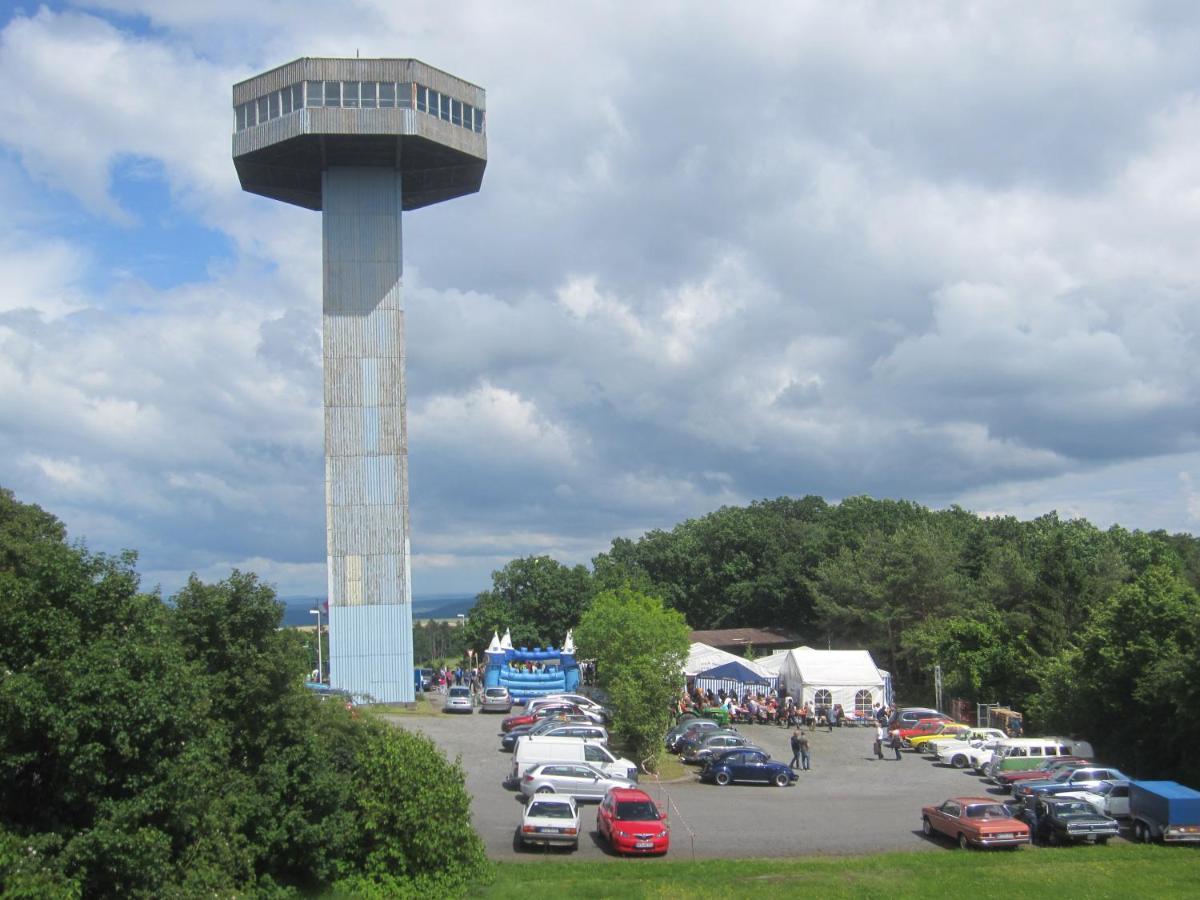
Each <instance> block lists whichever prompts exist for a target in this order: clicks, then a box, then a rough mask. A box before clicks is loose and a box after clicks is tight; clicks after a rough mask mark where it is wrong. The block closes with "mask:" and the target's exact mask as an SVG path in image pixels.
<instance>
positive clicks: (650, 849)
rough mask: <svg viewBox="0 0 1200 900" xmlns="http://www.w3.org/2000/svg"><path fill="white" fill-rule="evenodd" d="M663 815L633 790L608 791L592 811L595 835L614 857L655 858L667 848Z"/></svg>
mask: <svg viewBox="0 0 1200 900" xmlns="http://www.w3.org/2000/svg"><path fill="white" fill-rule="evenodd" d="M666 820H667V814H666V813H660V812H659V811H658V807H657V806H655V805H654V801H653V800H651V799H650V795H649V794H647V793H646V792H645V791H640V790H638V789H637V788H616V787H615V788H609V790H608V793H607V794H605V795H604V799H603V800H601V801H600V808H599V809H597V810H596V831H597V832H599V834H600V837H602V838H604V840H606V841H608V846H609V847H611V848H612V850H613V852H614V853H621V854H624V853H636V854H641V855H650V854H657V855H659V856H662V855H663V854H665V853H666V852H667V848H668V847H670V846H671V830H670V828H668V827H667V821H666Z"/></svg>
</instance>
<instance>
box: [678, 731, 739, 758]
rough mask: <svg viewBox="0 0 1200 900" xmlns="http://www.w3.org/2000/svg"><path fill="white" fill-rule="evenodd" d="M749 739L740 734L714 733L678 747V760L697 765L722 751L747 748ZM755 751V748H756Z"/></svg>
mask: <svg viewBox="0 0 1200 900" xmlns="http://www.w3.org/2000/svg"><path fill="white" fill-rule="evenodd" d="M749 746H752V745H751V744H750V739H749V738H747V737H746V736H745V735H741V734H722V733H714V734H708V735H707V736H704V737H700V738H698V739H696V740H690V741H687V742H686V743H684V744H682V745H680V748H679V758H680V759H681V760H683V761H684V762H685V763H692V764H697V765H698V764H699V763H702V762H704V760H706V759H708V757H710V756H712V755H713V753H718V752H720V751H722V750H733V749H735V748H737V747H749ZM756 749H757V748H756Z"/></svg>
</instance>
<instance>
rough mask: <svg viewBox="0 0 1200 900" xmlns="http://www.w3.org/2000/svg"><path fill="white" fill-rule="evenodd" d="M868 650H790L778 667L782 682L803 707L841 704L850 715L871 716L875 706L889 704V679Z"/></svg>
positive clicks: (808, 648) (800, 648)
mask: <svg viewBox="0 0 1200 900" xmlns="http://www.w3.org/2000/svg"><path fill="white" fill-rule="evenodd" d="M885 674H886V673H883V672H881V671H880V670H879V668H878V667H877V666H876V665H875V660H873V659H872V658H871V654H870V653H868V652H867V651H866V650H814V649H813V648H812V647H797V648H796V649H795V650H788V651H787V654H786V655H785V657H784V659H783V662H782V664H781V666H780V668H779V682H780V685H781V686H782V687H785V688H786V689H787V692H788V693H789V694H790V695H791V696H792V697H794V698H795V699H796V702H797V703H799V704H801V705H803V704H805V703H808V704H810V705H812V706H814V707H816V706H832V705H834V704H837V703H840V704H841V705H842V709H843V710H845V711H846V713H847V714H848V715H854V714H855V713H856V712H857V713H858V714H859V715H863V714H866V715H869V714H870V712H871V709H872V707H873V706H874V705H875V704H876V703H884V704H886V703H888V702H889V697H888V696H887V693H888V687H889V686H890V681H891V679H890V678H887V677H885Z"/></svg>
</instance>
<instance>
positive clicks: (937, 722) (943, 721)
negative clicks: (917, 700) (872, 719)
mask: <svg viewBox="0 0 1200 900" xmlns="http://www.w3.org/2000/svg"><path fill="white" fill-rule="evenodd" d="M953 721H954V720H953V719H951V718H950V717H949V716H939V717H938V718H930V719H922V720H921V721H920V722H918V723H917V724H916V725H914V726H913V727H912V728H902V729H900V740H902V741H906V740H908V739H909V738H914V737H916V736H917V735H920V734H937V733H938V732H939V731H941V730H942V726H943V725H947V724H950V723H952V722H953ZM970 727H971V726H970V725H964V726H963V728H970Z"/></svg>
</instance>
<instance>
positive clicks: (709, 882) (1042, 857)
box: [469, 844, 1200, 900]
mask: <svg viewBox="0 0 1200 900" xmlns="http://www.w3.org/2000/svg"><path fill="white" fill-rule="evenodd" d="M672 853H673V854H674V855H675V859H673V860H662V861H660V860H643V859H628V860H610V861H607V862H598V863H573V862H570V861H564V860H562V859H561V858H559V859H554V858H553V857H550V858H546V859H545V860H544V861H543V860H539V861H532V862H521V863H496V864H495V866H494V869H493V871H494V873H495V878H494V880H493V881H492V883H491V884H488V885H481V886H478V887H476V888H473V889H472V890H471V891H470V892H469V895H470V896H471V897H494V898H504V897H513V898H521V900H528V898H529V896H530V890H531V889H532V888H549V889H552V890H553V895H554V896H556V897H679V898H689V900H691V898H702V897H720V898H723V900H731V898H738V897H749V896H756V897H786V896H796V897H798V896H801V895H804V896H807V897H819V898H822V900H823V898H826V897H846V898H862V897H878V898H881V900H890V898H899V897H914V898H921V900H928V898H929V897H931V896H934V895H935V894H942V893H946V892H949V893H950V894H952V895H953V896H954V897H969V898H972V900H975V898H990V897H1003V898H1009V897H1013V898H1023V897H1046V898H1054V900H1065V898H1071V900H1074V898H1089V900H1090V898H1094V897H1120V898H1123V900H1129V898H1134V897H1137V898H1141V897H1153V898H1156V900H1157V898H1166V897H1193V898H1194V897H1196V896H1198V894H1200V848H1194V847H1158V846H1149V847H1145V846H1137V845H1132V844H1115V845H1112V846H1108V847H1071V848H1064V849H1061V850H1059V849H1044V848H1029V847H1024V848H1022V849H1021V850H1019V851H1016V852H998V853H997V852H979V851H969V852H963V851H960V850H951V849H946V850H938V851H935V852H930V853H887V854H879V855H873V856H844V857H814V858H800V859H792V860H781V859H761V860H707V861H703V862H691V861H690V860H687V859H684V858H683V857H685V856H686V848H684V847H683V846H677V847H675V848H674V849H673V850H672Z"/></svg>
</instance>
